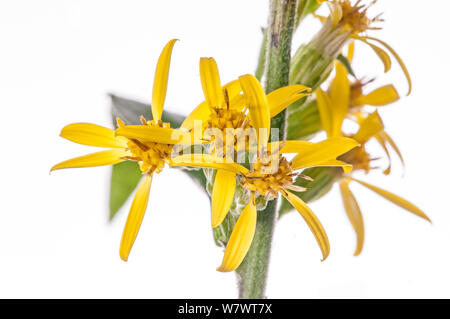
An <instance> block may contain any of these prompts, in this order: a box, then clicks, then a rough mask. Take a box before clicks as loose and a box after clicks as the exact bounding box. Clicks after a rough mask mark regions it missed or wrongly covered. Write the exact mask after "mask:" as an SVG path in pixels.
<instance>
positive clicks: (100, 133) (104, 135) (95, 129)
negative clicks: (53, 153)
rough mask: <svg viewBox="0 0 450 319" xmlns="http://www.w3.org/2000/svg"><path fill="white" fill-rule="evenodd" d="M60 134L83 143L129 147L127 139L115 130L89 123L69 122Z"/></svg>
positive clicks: (110, 146)
mask: <svg viewBox="0 0 450 319" xmlns="http://www.w3.org/2000/svg"><path fill="white" fill-rule="evenodd" d="M60 136H61V137H63V138H65V139H68V140H69V141H72V142H75V143H78V144H83V145H90V146H98V147H109V148H124V147H127V140H126V139H125V138H124V137H119V136H117V137H116V136H114V130H112V129H110V128H106V127H103V126H100V125H95V124H89V123H74V124H69V125H67V126H65V127H64V128H63V129H62V130H61V134H60Z"/></svg>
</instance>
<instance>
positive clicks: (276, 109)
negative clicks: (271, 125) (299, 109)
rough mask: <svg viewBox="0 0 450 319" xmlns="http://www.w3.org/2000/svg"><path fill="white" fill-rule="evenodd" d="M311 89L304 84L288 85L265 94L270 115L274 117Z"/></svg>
mask: <svg viewBox="0 0 450 319" xmlns="http://www.w3.org/2000/svg"><path fill="white" fill-rule="evenodd" d="M309 92H311V89H310V88H308V87H307V86H304V85H289V86H285V87H282V88H279V89H277V90H275V91H272V92H270V93H269V94H268V95H267V101H268V103H269V109H270V117H274V116H275V115H277V114H278V113H280V112H281V111H283V110H284V109H285V108H287V107H288V106H289V105H291V104H292V103H294V102H295V101H297V100H299V99H301V98H302V97H305V96H307V95H308V93H309Z"/></svg>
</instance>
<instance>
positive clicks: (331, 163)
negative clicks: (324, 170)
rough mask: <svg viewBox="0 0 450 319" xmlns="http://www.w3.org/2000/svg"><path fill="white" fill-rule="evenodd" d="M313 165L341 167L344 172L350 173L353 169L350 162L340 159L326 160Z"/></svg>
mask: <svg viewBox="0 0 450 319" xmlns="http://www.w3.org/2000/svg"><path fill="white" fill-rule="evenodd" d="M314 167H342V169H343V170H344V173H350V172H351V171H352V169H353V166H352V164H349V163H346V162H344V161H340V160H328V161H325V162H322V163H320V164H315V165H314ZM305 168H306V167H305Z"/></svg>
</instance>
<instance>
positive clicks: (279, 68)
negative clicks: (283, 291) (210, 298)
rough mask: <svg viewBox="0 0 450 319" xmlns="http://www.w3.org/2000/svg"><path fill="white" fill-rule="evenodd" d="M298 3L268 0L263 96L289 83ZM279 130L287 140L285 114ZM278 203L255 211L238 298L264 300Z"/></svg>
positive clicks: (276, 123) (277, 122)
mask: <svg viewBox="0 0 450 319" xmlns="http://www.w3.org/2000/svg"><path fill="white" fill-rule="evenodd" d="M297 6H298V1H296V0H271V1H270V15H269V24H268V29H267V46H266V47H265V50H266V61H265V75H266V88H265V90H266V93H270V92H272V91H273V90H276V89H278V88H280V87H283V86H286V85H288V84H289V68H290V58H291V41H292V35H293V32H294V27H295V21H296V13H297ZM271 127H272V128H278V129H279V132H280V136H279V138H280V139H281V140H284V139H285V138H286V111H283V112H281V113H280V114H278V115H277V116H275V117H274V118H272V121H271ZM278 207H279V205H278V200H277V199H274V200H272V201H270V202H269V203H268V204H267V206H266V208H265V209H264V210H262V211H259V212H258V221H257V224H256V232H255V236H254V239H253V243H252V245H251V247H250V250H249V251H248V253H247V256H246V257H245V259H244V261H243V262H242V264H241V265H240V266H239V268H238V269H237V270H236V272H237V274H238V277H239V280H238V284H239V297H240V298H245V299H248V298H264V290H265V287H266V281H267V272H268V266H269V259H270V249H271V245H272V237H273V231H274V227H275V223H276V221H277V219H278Z"/></svg>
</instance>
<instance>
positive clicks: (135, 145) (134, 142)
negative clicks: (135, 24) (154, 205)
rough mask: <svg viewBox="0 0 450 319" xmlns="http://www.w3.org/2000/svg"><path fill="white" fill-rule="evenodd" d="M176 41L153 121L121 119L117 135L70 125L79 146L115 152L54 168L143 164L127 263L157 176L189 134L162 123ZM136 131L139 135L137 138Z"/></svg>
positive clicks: (163, 64) (125, 241) (162, 65)
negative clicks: (126, 121)
mask: <svg viewBox="0 0 450 319" xmlns="http://www.w3.org/2000/svg"><path fill="white" fill-rule="evenodd" d="M175 41H176V40H175V39H174V40H171V41H169V42H168V43H167V45H166V46H165V47H164V49H163V51H162V52H161V55H160V57H159V60H158V64H157V66H156V72H155V79H154V84H153V94H152V113H153V120H152V121H146V120H145V119H144V118H141V121H142V125H138V126H134V125H133V126H125V125H124V124H123V122H122V121H121V120H120V119H117V122H118V126H119V128H118V129H117V132H114V130H112V129H109V128H105V127H102V126H98V125H95V124H88V123H76V124H70V125H68V126H66V127H64V128H63V129H62V131H61V137H63V138H66V139H68V140H70V141H72V142H75V143H79V144H84V145H90V146H97V147H106V148H111V149H110V150H106V151H101V152H97V153H93V154H89V155H85V156H81V157H77V158H74V159H70V160H67V161H64V162H61V163H59V164H56V165H55V166H53V167H52V169H51V170H52V171H53V170H58V169H63V168H74V167H92V166H102V165H111V164H116V163H119V162H122V161H124V160H132V161H137V162H139V165H140V168H141V171H142V174H143V175H144V179H143V181H142V182H141V183H140V185H139V187H138V189H137V191H136V195H135V197H134V200H133V203H132V204H131V209H130V212H129V214H128V218H127V221H126V224H125V229H124V231H123V235H122V240H121V243H120V258H122V259H123V260H124V261H127V260H128V256H129V254H130V250H131V248H132V246H133V243H134V241H135V239H136V236H137V234H138V231H139V228H140V225H141V223H142V220H143V218H144V214H145V210H146V208H147V202H148V197H149V193H150V186H151V182H152V178H153V173H154V172H156V173H159V172H160V171H161V170H162V169H163V167H164V165H165V163H168V162H169V158H170V154H171V149H172V147H173V145H174V144H177V143H178V142H179V141H180V140H181V139H183V138H184V135H186V133H185V132H184V131H180V130H175V129H172V128H170V124H169V123H163V122H161V115H162V112H163V106H164V100H165V97H166V90H167V81H168V74H169V66H170V58H171V54H172V49H173V46H174V44H175ZM142 128H143V129H144V130H142ZM136 132H138V133H139V134H138V135H136ZM120 135H125V136H126V137H124V136H120ZM137 138H139V139H137Z"/></svg>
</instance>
